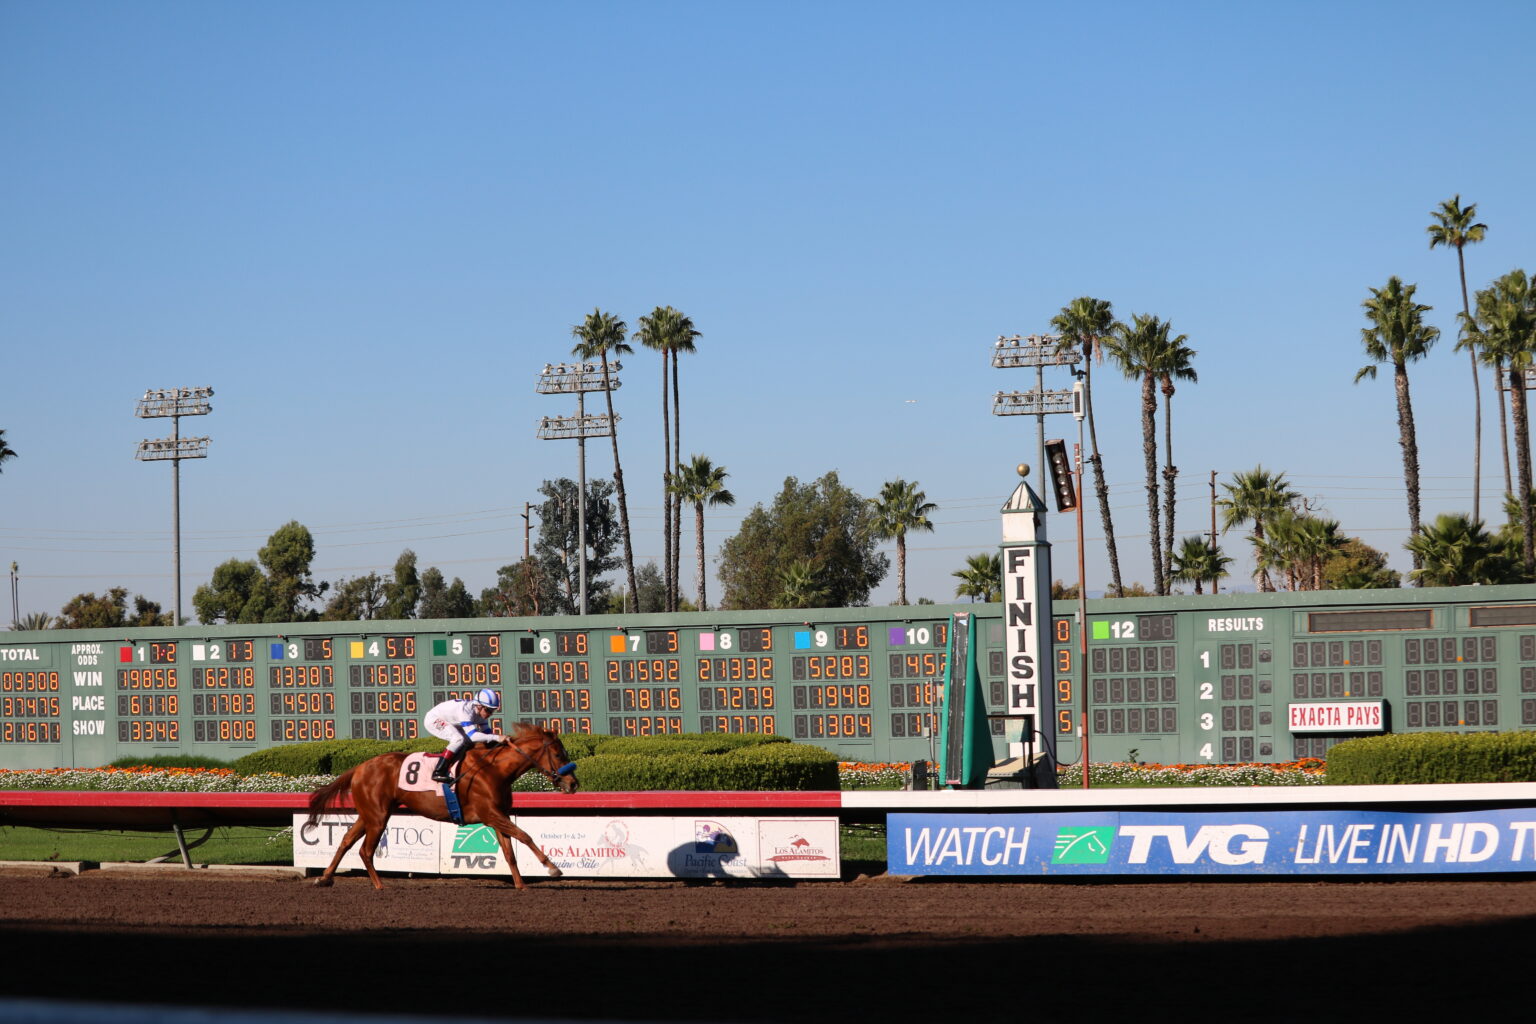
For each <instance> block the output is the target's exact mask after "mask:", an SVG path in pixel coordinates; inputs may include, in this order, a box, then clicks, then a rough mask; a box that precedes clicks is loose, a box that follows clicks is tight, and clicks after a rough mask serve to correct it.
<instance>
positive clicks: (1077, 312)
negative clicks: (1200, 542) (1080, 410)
mask: <svg viewBox="0 0 1536 1024" xmlns="http://www.w3.org/2000/svg"><path fill="white" fill-rule="evenodd" d="M1114 326H1115V313H1114V309H1113V308H1112V307H1111V306H1110V304H1109V303H1108V302H1107V301H1105V300H1104V299H1095V298H1092V297H1090V296H1087V295H1083V296H1080V297H1078V298H1075V299H1073V300H1072V301H1071V302H1069V303H1068V304H1067V305H1065V306H1063V307H1061V312H1060V313H1057V314H1056V315H1055V316H1053V317H1051V327H1052V329H1053V330H1055V332H1056V337H1057V338H1058V339H1059V343H1060V345H1061V346H1062V347H1066V348H1079V347H1080V348H1081V349H1082V350H1083V407H1084V412H1085V413H1086V414H1087V419H1088V452H1089V454H1088V462H1089V464H1091V465H1092V466H1093V488H1094V493H1095V494H1096V495H1097V496H1098V499H1099V518H1100V520H1101V521H1102V522H1103V524H1104V547H1105V552H1106V553H1107V554H1108V556H1109V586H1110V592H1111V593H1113V594H1114V595H1116V596H1117V597H1124V596H1125V588H1124V587H1123V586H1122V585H1121V583H1120V553H1119V551H1117V550H1116V548H1115V523H1114V520H1113V518H1112V517H1111V516H1110V511H1109V484H1107V483H1105V482H1104V459H1103V458H1102V457H1101V456H1100V454H1099V432H1098V429H1097V428H1096V427H1095V426H1094V422H1093V364H1094V363H1097V362H1100V361H1102V360H1103V358H1104V343H1105V341H1106V340H1107V339H1108V338H1109V335H1110V332H1111V331H1112V330H1113V329H1114Z"/></svg>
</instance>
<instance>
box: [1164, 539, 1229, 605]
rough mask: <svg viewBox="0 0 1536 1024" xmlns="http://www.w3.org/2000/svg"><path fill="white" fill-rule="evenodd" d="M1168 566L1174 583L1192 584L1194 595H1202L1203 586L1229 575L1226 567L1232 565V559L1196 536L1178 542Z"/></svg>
mask: <svg viewBox="0 0 1536 1024" xmlns="http://www.w3.org/2000/svg"><path fill="white" fill-rule="evenodd" d="M1170 564H1171V565H1172V567H1173V572H1172V578H1173V580H1174V582H1176V583H1193V584H1194V585H1195V593H1197V594H1203V593H1204V592H1205V591H1204V590H1202V589H1201V588H1202V586H1203V585H1204V584H1206V583H1215V582H1216V581H1217V580H1220V579H1225V578H1226V577H1227V576H1228V575H1230V574H1229V573H1228V572H1227V566H1229V565H1231V564H1232V559H1231V558H1230V557H1228V556H1227V555H1224V554H1222V553H1221V548H1219V547H1214V546H1212V544H1211V543H1210V541H1208V540H1206V539H1205V538H1204V537H1202V536H1200V535H1199V534H1196V535H1195V536H1193V537H1185V538H1184V539H1183V540H1182V541H1180V542H1179V550H1178V552H1177V553H1176V554H1174V556H1173V559H1172V561H1171V563H1170Z"/></svg>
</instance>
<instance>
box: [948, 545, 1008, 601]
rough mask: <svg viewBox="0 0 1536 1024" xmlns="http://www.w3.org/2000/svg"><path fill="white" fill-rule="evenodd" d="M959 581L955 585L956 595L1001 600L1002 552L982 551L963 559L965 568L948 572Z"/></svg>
mask: <svg viewBox="0 0 1536 1024" xmlns="http://www.w3.org/2000/svg"><path fill="white" fill-rule="evenodd" d="M950 575H951V576H953V577H955V578H956V579H957V580H959V581H960V583H959V585H958V586H956V587H955V596H956V597H968V598H970V599H971V600H972V601H973V602H974V601H978V600H980V601H1001V600H1002V599H1003V553H1002V552H1001V551H994V552H992V553H991V554H988V553H987V552H985V551H983V552H982V553H981V554H979V555H971V556H970V557H968V558H966V560H965V568H964V569H957V570H955V571H954V572H952V573H950Z"/></svg>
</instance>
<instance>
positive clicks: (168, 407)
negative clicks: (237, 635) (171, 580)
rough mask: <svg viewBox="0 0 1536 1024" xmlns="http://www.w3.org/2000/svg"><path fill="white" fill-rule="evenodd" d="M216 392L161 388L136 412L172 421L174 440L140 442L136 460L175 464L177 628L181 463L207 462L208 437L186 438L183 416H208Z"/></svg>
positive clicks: (176, 619)
mask: <svg viewBox="0 0 1536 1024" xmlns="http://www.w3.org/2000/svg"><path fill="white" fill-rule="evenodd" d="M212 397H213V388H159V389H151V390H149V391H145V392H144V397H143V398H141V399H139V405H138V409H137V411H136V412H135V415H137V416H138V417H139V418H140V419H165V418H167V417H169V418H170V421H171V436H170V437H164V438H160V439H158V440H154V441H147V440H146V441H140V442H139V450H138V451H137V452H135V453H134V456H133V457H134V458H136V459H138V460H139V461H140V462H165V461H169V462H170V464H171V507H172V512H171V532H172V534H173V535H174V543H175V552H176V553H175V561H174V571H175V574H176V609H175V611H174V612H173V613H172V619H171V622H172V624H173V625H177V626H179V625H181V460H182V459H206V458H207V457H208V441H209V439H208V438H206V437H182V436H181V418H182V417H183V416H206V415H208V414H209V413H210V412H212V411H213V406H212V405H210V404H209V403H208V399H210V398H212Z"/></svg>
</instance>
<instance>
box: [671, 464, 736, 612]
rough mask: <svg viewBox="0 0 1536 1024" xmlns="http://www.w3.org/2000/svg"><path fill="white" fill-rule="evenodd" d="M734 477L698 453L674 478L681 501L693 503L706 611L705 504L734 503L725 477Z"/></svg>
mask: <svg viewBox="0 0 1536 1024" xmlns="http://www.w3.org/2000/svg"><path fill="white" fill-rule="evenodd" d="M728 476H730V474H729V473H727V472H726V471H725V467H724V466H716V465H714V464H713V463H712V462H710V461H709V459H708V458H707V457H705V456H703V455H695V456H694V457H693V460H692V461H691V462H689V463H688V464H687V465H686V466H683V467H682V468H681V470H679V471H678V473H677V475H676V476H675V477H674V478H673V482H672V488H671V492H670V493H671V494H675V495H676V496H677V498H678V500H679V501H686V502H688V503H689V504H691V505H692V506H693V523H694V553H695V554H696V555H697V556H698V559H699V611H701V612H702V611H706V610H708V608H709V603H708V602H707V601H706V600H705V599H704V580H705V571H704V566H705V563H704V506H705V505H709V506H711V507H714V506H716V505H734V504H736V495H734V494H732V493H731V492H730V491H728V490H726V489H725V478H726V477H728Z"/></svg>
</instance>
